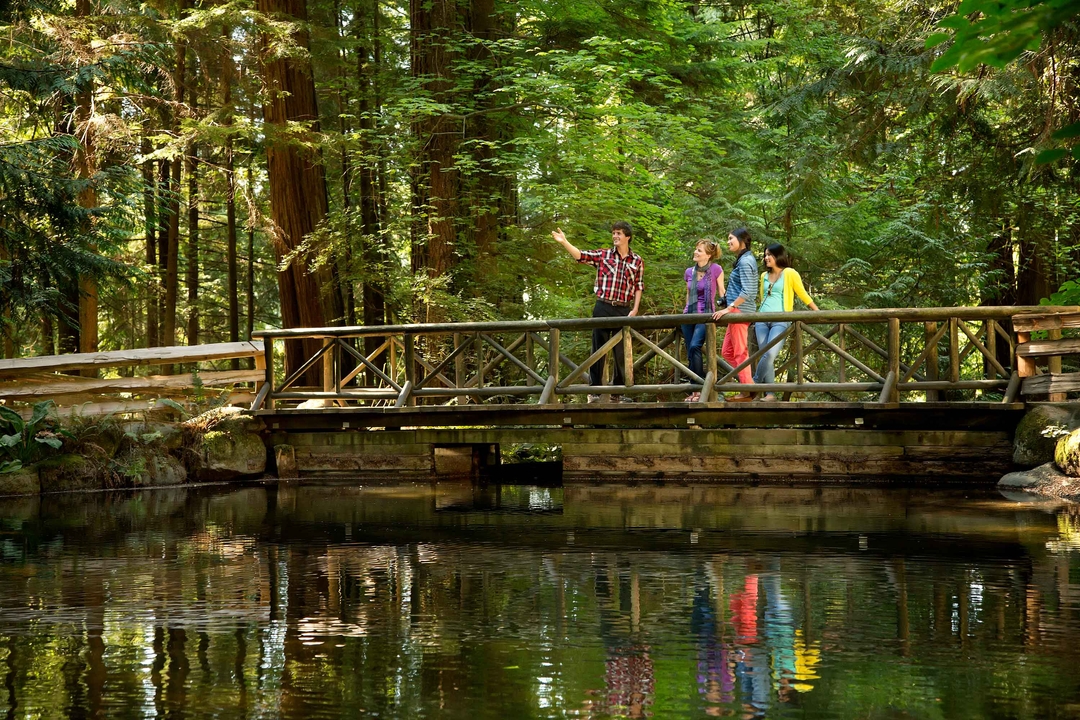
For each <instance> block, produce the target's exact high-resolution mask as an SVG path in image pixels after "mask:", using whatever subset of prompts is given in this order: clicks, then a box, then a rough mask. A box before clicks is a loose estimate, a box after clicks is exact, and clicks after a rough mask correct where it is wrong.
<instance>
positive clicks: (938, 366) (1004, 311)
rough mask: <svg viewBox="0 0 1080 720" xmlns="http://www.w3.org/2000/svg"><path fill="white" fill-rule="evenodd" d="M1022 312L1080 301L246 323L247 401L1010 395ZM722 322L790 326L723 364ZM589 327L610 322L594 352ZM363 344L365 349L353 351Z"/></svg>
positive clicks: (1060, 311) (1014, 389)
mask: <svg viewBox="0 0 1080 720" xmlns="http://www.w3.org/2000/svg"><path fill="white" fill-rule="evenodd" d="M1033 313H1037V314H1040V315H1042V316H1048V317H1053V316H1055V315H1061V316H1063V317H1064V316H1069V315H1072V314H1076V313H1080V308H1072V307H1070V308H1047V307H1026V306H1021V307H1017V306H1010V307H959V308H888V309H868V310H830V311H821V312H812V311H798V312H791V313H744V314H741V315H735V316H732V315H728V316H727V317H725V318H724V319H723V320H722V321H720V322H719V323H715V324H714V323H713V322H712V321H711V319H710V318H709V317H708V316H706V315H693V314H691V315H659V316H645V317H634V318H580V319H556V320H526V321H513V322H479V323H442V324H417V325H396V326H374V327H343V328H308V329H292V330H267V331H260V332H257V333H255V336H256V337H257V338H259V339H260V340H262V341H263V342H264V344H263V353H264V359H263V362H262V365H263V367H264V368H265V373H266V375H265V383H264V384H263V385H262V386H261V388H260V390H259V392H258V394H257V396H256V398H255V401H254V403H253V404H252V406H251V407H252V410H264V409H279V410H280V409H287V408H288V407H294V406H296V405H297V404H298V403H306V406H307V407H311V406H324V407H331V406H336V407H358V406H360V407H362V406H394V407H404V406H416V405H424V404H464V403H490V402H535V403H538V404H542V405H547V404H552V403H558V402H560V401H563V400H567V399H570V398H572V397H574V396H583V395H586V394H594V393H596V394H605V395H613V394H618V395H621V396H623V397H624V398H632V399H638V400H661V401H663V400H665V399H670V398H671V397H672V396H674V398H675V399H676V400H682V396H684V395H685V394H687V393H691V392H700V393H701V399H700V402H702V403H708V402H713V401H716V400H718V399H722V396H723V393H725V392H738V391H741V390H744V389H749V390H752V391H755V392H774V393H780V394H782V395H783V396H784V397H785V398H790V397H791V396H792V395H793V394H802V395H804V396H810V397H813V398H814V399H818V400H825V401H829V400H834V401H864V402H865V401H868V400H869V401H874V402H878V403H883V404H890V403H898V402H900V401H901V399H904V400H917V401H927V402H949V401H972V400H985V401H997V402H1005V403H1011V402H1014V401H1016V400H1017V399H1018V396H1019V394H1020V388H1021V386H1020V379H1021V373H1018V372H1017V369H1018V368H1017V361H1016V360H1017V351H1016V347H1017V341H1018V338H1017V336H1016V334H1015V332H1014V331H1013V329H1012V324H1013V320H1014V318H1017V317H1018V316H1024V315H1031V314H1033ZM733 321H738V322H744V323H753V322H768V321H771V322H790V323H791V324H790V326H789V327H788V328H787V329H786V330H785V332H784V333H783V334H782V335H781V336H780V337H778V338H776V339H775V340H773V342H772V343H770V344H769V345H768V346H765V347H760V348H754V349H753V350H752V352H751V354H750V357H749V358H748V360H747V361H745V362H743V363H741V364H740V365H739V366H738V367H731V366H730V365H729V364H728V363H726V362H725V361H724V359H723V358H721V357H720V355H719V353H718V347H717V346H718V342H717V339H718V334H719V333H721V332H722V331H723V327H724V326H726V325H727V324H730V323H731V322H733ZM702 322H706V323H707V336H706V343H705V347H704V348H703V360H704V363H703V364H704V370H703V372H702V373H695V372H693V371H692V370H691V369H690V368H689V367H688V366H687V363H686V361H685V360H684V359H683V356H682V354H681V353H680V351H679V349H678V348H679V344H680V339H681V332H680V326H681V325H683V324H687V323H689V324H694V323H702ZM596 329H603V330H610V331H613V332H612V335H611V338H610V339H609V340H608V341H607V342H606V343H604V344H603V345H602V347H600V348H599V349H598V350H596V351H595V352H593V351H592V346H591V335H592V332H593V331H594V330H596ZM750 334H751V336H753V331H752V330H751V333H750ZM301 339H317V340H318V341H320V342H321V349H320V350H319V351H318V352H317V353H315V354H314V355H311V356H310V357H308V358H307V360H306V361H305V362H304V363H303V364H302V365H301V366H300V367H297V368H290V369H289V370H288V372H287V373H286V374H285V377H283V378H278V377H276V376H275V369H274V368H275V343H278V344H280V343H282V342H289V341H296V340H301ZM781 341H783V342H784V343H785V348H784V351H783V354H782V355H781V356H780V358H779V359H778V361H777V364H776V377H777V379H778V382H774V383H770V384H768V385H761V384H759V385H754V386H751V387H747V386H743V385H740V384H739V383H738V379H737V374H738V372H739V371H740V370H742V369H743V368H744V367H751V368H752V367H753V366H754V365H755V364H756V362H757V361H758V359H759V358H760V357H761V356H762V355H763V354H764V352H765V351H766V350H768V349H769V348H770V347H772V345H774V344H776V343H779V342H781ZM1076 342H1077V349H1078V350H1080V341H1076ZM365 345H367V347H369V348H371V347H372V346H374V348H373V349H370V350H367V351H364V350H362V349H361V348H362V347H364V346H365ZM617 347H619V348H621V349H622V352H623V363H624V365H623V374H624V377H625V384H623V385H611V384H605V385H604V386H602V387H596V386H591V385H589V384H588V371H589V369H590V368H591V367H592V366H593V365H595V364H597V363H604V364H606V365H607V366H608V370H609V371H610V367H611V365H612V364H613V362H614V356H615V352H614V351H615V348H617ZM1022 359H1023V358H1022ZM320 371H321V372H320ZM313 374H314V375H317V376H319V377H320V378H321V384H320V385H318V386H315V387H312V386H311V385H310V384H309V385H307V386H303V385H301V382H302V381H303V379H304V378H310V377H311V376H312V375H313ZM609 375H610V372H606V373H605V377H608V376H609ZM309 382H310V380H309Z"/></svg>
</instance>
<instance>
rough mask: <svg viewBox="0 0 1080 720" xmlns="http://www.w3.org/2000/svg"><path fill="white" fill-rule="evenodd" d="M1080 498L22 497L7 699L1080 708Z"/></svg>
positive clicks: (979, 710)
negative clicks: (1078, 505) (1061, 501)
mask: <svg viewBox="0 0 1080 720" xmlns="http://www.w3.org/2000/svg"><path fill="white" fill-rule="evenodd" d="M1078 669H1080V512H1078V511H1076V510H1071V509H1068V508H1065V507H1061V506H1055V505H1047V504H1040V503H1028V502H1019V501H1017V500H1015V499H1009V498H1006V497H1003V496H1002V495H1000V494H998V493H996V492H992V491H982V490H978V491H969V492H966V493H965V492H957V491H947V492H938V491H929V490H926V489H911V490H903V489H889V490H884V489H837V488H828V489H793V488H738V487H693V486H690V487H683V486H679V487H672V486H669V487H659V486H638V487H631V486H611V485H605V486H597V487H567V488H565V489H563V488H557V489H547V488H535V487H507V486H504V487H502V488H489V489H484V490H480V489H473V488H472V487H470V486H467V485H450V486H448V485H440V486H439V487H437V488H434V487H432V486H429V485H403V486H395V487H365V488H355V487H339V486H320V487H312V486H306V487H284V486H282V487H280V488H279V487H276V486H266V487H261V486H260V487H247V488H242V489H234V488H225V487H216V488H198V489H169V490H156V491H143V492H135V493H120V494H79V495H61V496H46V497H44V498H41V499H38V498H34V499H7V500H4V499H0V718H4V719H14V718H84V717H91V718H158V717H164V718H183V719H188V718H192V719H193V718H305V719H306V718H354V717H355V718H361V717H362V718H369V717H381V718H468V720H482V719H484V718H541V717H588V718H609V717H656V718H684V717H709V716H733V717H800V718H802V717H810V718H983V717H995V718H997V717H1001V718H1045V717H1080V671H1078Z"/></svg>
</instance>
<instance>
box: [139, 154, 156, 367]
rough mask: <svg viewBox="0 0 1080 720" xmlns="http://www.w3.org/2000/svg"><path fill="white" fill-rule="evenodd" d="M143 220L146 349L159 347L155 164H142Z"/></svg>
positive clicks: (147, 161) (149, 161)
mask: <svg viewBox="0 0 1080 720" xmlns="http://www.w3.org/2000/svg"><path fill="white" fill-rule="evenodd" d="M140 150H141V152H142V154H143V156H146V155H149V154H150V138H145V137H144V138H143V139H142V147H141V148H140ZM142 179H143V220H144V222H145V235H146V269H147V272H149V273H150V282H149V283H147V286H146V347H157V345H158V287H159V286H158V280H157V209H156V207H155V195H156V194H157V193H156V188H155V182H156V180H155V178H154V162H153V161H152V160H145V161H143V164H142Z"/></svg>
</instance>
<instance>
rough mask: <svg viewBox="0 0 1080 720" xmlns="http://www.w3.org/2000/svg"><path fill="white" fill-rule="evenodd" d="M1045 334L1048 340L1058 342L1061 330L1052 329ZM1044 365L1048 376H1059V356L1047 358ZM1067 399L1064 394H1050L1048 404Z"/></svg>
mask: <svg viewBox="0 0 1080 720" xmlns="http://www.w3.org/2000/svg"><path fill="white" fill-rule="evenodd" d="M1046 333H1047V336H1048V337H1049V339H1051V340H1060V339H1061V328H1052V329H1050V330H1047V331H1046ZM1046 364H1047V367H1046V371H1047V372H1048V373H1050V375H1060V374H1061V356H1060V355H1052V356H1051V357H1049V358H1047V361H1046ZM1067 398H1068V395H1066V394H1065V393H1050V395H1049V396H1048V399H1049V400H1050V402H1065V400H1066V399H1067Z"/></svg>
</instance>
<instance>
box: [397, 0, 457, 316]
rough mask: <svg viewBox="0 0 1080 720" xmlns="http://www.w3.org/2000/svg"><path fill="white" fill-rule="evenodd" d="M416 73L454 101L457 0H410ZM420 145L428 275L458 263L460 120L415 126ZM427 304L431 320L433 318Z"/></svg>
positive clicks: (437, 95) (436, 94)
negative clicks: (455, 258) (456, 155)
mask: <svg viewBox="0 0 1080 720" xmlns="http://www.w3.org/2000/svg"><path fill="white" fill-rule="evenodd" d="M409 17H410V28H411V37H410V40H411V42H410V50H411V61H412V73H413V76H414V77H417V78H420V79H421V81H422V86H423V88H424V89H425V90H426V91H428V92H429V93H430V94H431V98H432V100H434V101H435V102H440V103H442V102H451V101H452V99H453V96H454V94H455V83H454V79H455V78H454V70H453V65H454V62H455V61H456V60H457V59H458V58H457V53H456V52H455V51H454V50H453V36H454V35H455V34H456V33H460V32H461V24H462V23H461V17H460V13H459V11H458V5H457V0H410V2H409ZM415 132H416V134H417V142H418V144H419V146H420V148H421V151H420V154H421V156H420V168H421V175H420V177H419V178H418V180H419V188H423V189H426V193H424V194H425V195H426V197H425V198H424V202H423V205H424V207H425V213H424V216H425V217H426V220H427V223H426V228H424V230H426V232H424V237H423V238H422V239H421V242H424V244H425V248H424V251H423V253H422V257H423V259H424V265H425V267H426V268H427V272H428V276H429V277H433V278H437V277H442V276H444V275H447V274H448V273H450V271H451V270H452V268H453V265H454V246H455V241H456V222H455V221H456V220H457V216H458V205H459V203H458V200H459V194H460V177H459V172H458V169H457V167H456V165H455V162H454V156H455V154H456V153H457V151H458V149H459V147H460V145H461V122H460V120H454V119H451V118H448V117H446V116H445V115H436V116H434V117H431V118H425V119H423V120H421V121H420V122H418V123H417V124H416V127H415ZM433 310H434V309H433V308H430V307H429V308H427V320H428V321H431V320H435V319H437V318H436V317H434V316H433V314H432V313H433Z"/></svg>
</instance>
